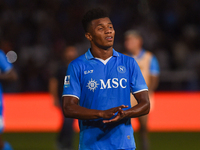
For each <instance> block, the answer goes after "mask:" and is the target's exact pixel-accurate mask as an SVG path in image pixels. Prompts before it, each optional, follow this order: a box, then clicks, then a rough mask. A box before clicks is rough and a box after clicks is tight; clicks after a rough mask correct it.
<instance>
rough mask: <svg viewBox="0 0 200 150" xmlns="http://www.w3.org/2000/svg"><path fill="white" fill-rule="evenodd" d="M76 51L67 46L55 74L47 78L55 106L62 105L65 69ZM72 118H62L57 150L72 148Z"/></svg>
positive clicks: (76, 54) (75, 54) (72, 47)
mask: <svg viewBox="0 0 200 150" xmlns="http://www.w3.org/2000/svg"><path fill="white" fill-rule="evenodd" d="M77 56H78V52H77V49H76V47H74V46H67V47H66V48H65V50H64V52H63V53H62V63H60V66H59V68H58V69H57V71H56V72H55V74H54V75H53V76H52V77H51V78H50V80H49V92H50V93H51V94H52V96H53V98H54V104H55V106H57V107H60V108H61V106H62V103H61V97H62V92H63V78H64V77H65V75H66V70H67V67H68V65H69V63H70V62H71V61H72V60H74V59H75V58H77ZM73 135H74V132H73V119H72V118H63V124H62V128H61V131H60V133H59V135H58V138H57V149H58V150H66V149H67V150H72V149H73V148H72V147H73Z"/></svg>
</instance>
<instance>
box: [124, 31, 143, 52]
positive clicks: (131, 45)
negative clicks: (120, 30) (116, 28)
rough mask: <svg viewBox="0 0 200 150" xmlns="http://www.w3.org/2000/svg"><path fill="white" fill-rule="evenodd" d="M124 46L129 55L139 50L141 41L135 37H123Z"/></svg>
mask: <svg viewBox="0 0 200 150" xmlns="http://www.w3.org/2000/svg"><path fill="white" fill-rule="evenodd" d="M124 46H125V48H126V50H127V51H128V52H129V53H133V54H134V52H135V51H137V50H140V49H141V46H142V39H141V38H140V37H137V36H133V35H127V36H126V37H125V42H124Z"/></svg>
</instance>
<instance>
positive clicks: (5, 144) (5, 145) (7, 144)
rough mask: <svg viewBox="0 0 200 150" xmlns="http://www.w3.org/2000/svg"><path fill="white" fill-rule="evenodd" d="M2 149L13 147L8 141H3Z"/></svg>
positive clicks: (10, 149) (6, 149) (11, 149)
mask: <svg viewBox="0 0 200 150" xmlns="http://www.w3.org/2000/svg"><path fill="white" fill-rule="evenodd" d="M3 150H13V148H12V146H11V145H10V144H9V143H8V142H4V147H3Z"/></svg>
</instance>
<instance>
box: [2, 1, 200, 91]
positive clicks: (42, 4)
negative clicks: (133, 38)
mask: <svg viewBox="0 0 200 150" xmlns="http://www.w3.org/2000/svg"><path fill="white" fill-rule="evenodd" d="M93 7H101V8H104V9H105V10H107V11H108V13H109V14H110V18H111V21H112V22H113V24H114V28H115V30H116V37H115V45H114V48H115V49H116V50H117V51H119V52H122V53H124V52H125V50H124V32H125V31H127V30H129V29H136V30H138V31H140V33H141V34H142V36H143V39H144V48H145V49H147V50H150V51H152V52H153V53H154V54H155V55H156V57H157V58H158V61H159V64H160V70H161V74H160V85H159V87H158V90H168V91H169V90H195V91H197V90H200V1H197V0H114V1H113V0H84V1H81V0H73V1H72V0H31V1H27V0H1V1H0V48H1V49H3V50H4V52H5V53H7V52H8V51H10V50H13V51H15V52H16V53H17V55H18V59H17V61H16V62H15V63H14V66H15V69H16V70H17V72H18V74H19V80H18V81H17V82H16V83H14V84H13V86H9V87H8V86H7V87H6V88H5V90H4V91H6V92H38V91H40V92H44V91H48V81H49V78H50V77H51V76H52V75H53V74H54V72H55V71H56V68H58V65H59V64H60V61H61V55H62V52H63V50H64V49H65V47H66V46H70V45H73V46H75V47H76V48H77V50H78V53H79V55H81V54H83V53H84V52H86V51H87V49H88V48H89V42H88V41H87V40H86V38H85V37H84V30H83V28H82V25H81V19H82V16H83V14H84V12H85V11H87V10H88V9H90V8H93Z"/></svg>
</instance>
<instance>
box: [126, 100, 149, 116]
mask: <svg viewBox="0 0 200 150" xmlns="http://www.w3.org/2000/svg"><path fill="white" fill-rule="evenodd" d="M149 111H150V103H139V104H137V105H136V106H134V107H132V108H130V109H128V110H125V111H124V115H125V117H126V118H136V117H140V116H143V115H146V114H148V113H149Z"/></svg>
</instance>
